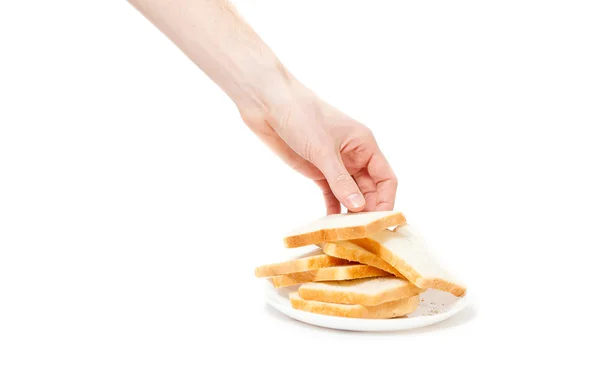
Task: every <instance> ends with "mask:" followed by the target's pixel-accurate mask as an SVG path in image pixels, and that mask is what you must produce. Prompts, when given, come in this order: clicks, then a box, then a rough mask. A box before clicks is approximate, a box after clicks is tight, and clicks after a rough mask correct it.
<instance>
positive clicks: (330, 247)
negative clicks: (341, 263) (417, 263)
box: [322, 241, 404, 278]
mask: <svg viewBox="0 0 600 380" xmlns="http://www.w3.org/2000/svg"><path fill="white" fill-rule="evenodd" d="M322 247H323V252H325V253H326V254H327V255H329V256H333V257H337V258H340V259H346V260H349V261H354V262H357V263H361V264H365V265H369V266H372V267H375V268H379V269H381V270H384V271H386V272H388V273H390V274H393V275H394V276H396V277H400V278H404V276H402V274H401V273H400V272H399V271H398V269H396V268H394V267H393V266H391V265H390V264H389V263H388V262H386V261H385V260H383V259H382V258H381V257H379V256H377V255H376V254H374V253H373V252H369V251H367V250H366V249H364V248H362V247H359V246H358V245H356V244H354V243H351V242H349V241H336V242H331V243H324V244H323V245H322Z"/></svg>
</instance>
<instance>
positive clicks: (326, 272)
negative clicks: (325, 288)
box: [269, 264, 389, 288]
mask: <svg viewBox="0 0 600 380" xmlns="http://www.w3.org/2000/svg"><path fill="white" fill-rule="evenodd" d="M380 276H389V274H388V273H387V272H384V271H382V270H381V269H377V268H373V267H370V266H368V265H362V264H356V265H342V266H337V267H329V268H321V269H315V270H310V271H307V272H298V273H290V274H283V275H280V276H274V277H270V278H269V280H271V283H272V284H273V286H274V287H276V288H282V287H286V286H293V285H299V284H304V283H307V282H315V281H339V280H353V279H356V278H366V277H380Z"/></svg>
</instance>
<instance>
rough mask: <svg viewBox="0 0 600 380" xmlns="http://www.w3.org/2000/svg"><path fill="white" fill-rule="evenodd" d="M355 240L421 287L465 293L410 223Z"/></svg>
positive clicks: (458, 294)
mask: <svg viewBox="0 0 600 380" xmlns="http://www.w3.org/2000/svg"><path fill="white" fill-rule="evenodd" d="M352 242H353V243H355V244H356V245H358V246H360V247H362V248H364V249H366V250H368V251H371V252H373V253H375V254H376V255H377V256H379V257H381V258H382V259H383V260H385V261H387V262H388V263H389V264H390V265H392V266H393V267H394V268H396V269H397V270H398V271H399V272H400V273H402V275H403V276H404V277H406V279H408V280H409V281H410V282H412V283H413V284H415V285H416V286H418V287H419V288H422V289H438V290H441V291H445V292H449V293H452V294H453V295H455V296H457V297H462V296H463V295H465V293H466V291H467V289H466V287H465V286H464V285H463V284H461V283H460V282H458V281H457V280H456V279H454V278H453V277H452V276H451V275H450V274H449V273H448V272H447V271H446V270H445V269H444V268H442V267H441V266H440V264H439V263H438V262H437V261H436V259H435V257H434V255H433V253H432V252H431V251H430V250H429V249H428V247H427V246H426V245H425V243H424V240H423V238H422V237H421V236H419V235H417V234H416V232H414V231H413V229H412V228H411V227H410V226H408V225H405V226H401V227H397V228H395V229H394V231H390V230H382V231H379V232H377V233H375V234H373V235H371V236H369V237H367V238H361V239H356V240H352Z"/></svg>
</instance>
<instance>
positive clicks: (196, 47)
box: [129, 0, 398, 214]
mask: <svg viewBox="0 0 600 380" xmlns="http://www.w3.org/2000/svg"><path fill="white" fill-rule="evenodd" d="M129 2H130V3H131V4H132V5H133V6H134V7H136V8H137V9H138V10H139V11H140V13H142V14H143V15H144V16H145V17H146V18H148V20H150V21H151V22H152V23H153V24H154V25H155V26H156V27H157V28H158V29H159V30H160V31H161V32H163V33H164V34H165V35H166V36H167V37H168V38H169V39H170V40H171V41H173V43H175V44H176V45H177V46H178V47H179V48H180V49H181V50H182V51H183V52H184V53H185V54H186V55H187V56H188V57H189V58H190V59H191V60H192V61H193V62H194V63H195V64H196V65H197V66H198V67H199V68H200V69H201V70H202V71H204V72H205V73H206V75H208V76H209V77H210V78H211V79H212V80H213V81H214V82H215V83H216V84H217V85H218V86H219V87H221V89H222V90H223V91H224V92H225V93H226V94H227V95H228V96H229V97H230V98H231V100H232V101H233V102H234V103H235V105H236V106H237V108H238V110H239V112H240V115H241V117H242V119H243V120H244V122H245V124H246V125H247V126H248V127H249V128H250V129H251V130H252V131H253V132H254V133H255V134H256V135H257V136H258V137H259V138H260V139H261V140H262V141H263V142H264V143H265V144H266V145H267V146H268V147H269V148H270V149H271V150H273V152H275V153H276V154H277V155H278V156H279V157H280V158H281V159H282V160H283V161H284V162H286V163H287V164H288V165H289V166H290V167H292V168H293V169H294V170H296V171H298V172H299V173H301V174H303V175H304V176H306V177H307V178H309V179H311V180H313V181H314V182H315V183H316V184H317V185H318V186H319V188H320V189H321V191H322V192H323V197H324V199H325V205H326V212H327V214H334V213H340V212H341V206H344V207H345V208H347V209H348V210H349V211H350V212H359V211H385V210H392V209H393V208H394V202H395V198H396V190H397V186H398V181H397V179H396V176H395V174H394V172H393V170H392V168H391V167H390V165H389V163H388V162H387V160H386V158H385V156H384V155H383V153H382V152H381V150H380V149H379V146H378V145H377V142H376V141H375V138H374V136H373V134H372V133H371V130H370V129H369V128H367V127H366V126H364V125H362V124H361V123H359V122H358V121H356V120H354V119H352V118H350V117H349V116H347V115H345V114H344V113H342V112H341V111H339V110H337V109H336V108H334V107H333V106H331V105H330V104H328V103H326V102H325V101H323V100H322V99H320V98H319V97H318V96H317V95H316V94H314V93H313V92H312V91H311V90H309V89H308V88H306V87H305V86H304V85H302V83H300V81H299V80H298V79H296V78H295V77H294V76H293V75H292V74H291V73H290V72H289V71H288V70H287V69H286V68H285V67H284V66H283V64H282V63H281V62H280V61H279V60H278V59H277V57H276V56H275V54H274V53H273V52H272V51H271V50H270V49H269V47H268V46H266V44H265V43H264V42H263V41H262V40H261V39H260V37H259V36H258V35H257V34H256V33H255V32H254V30H253V29H252V28H251V27H250V26H249V25H248V24H247V23H246V22H245V21H244V20H243V19H242V17H241V16H240V15H239V14H238V12H237V11H236V9H235V8H234V6H233V5H232V4H231V3H229V2H228V1H226V0H129Z"/></svg>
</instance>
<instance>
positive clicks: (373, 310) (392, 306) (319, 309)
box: [289, 292, 419, 319]
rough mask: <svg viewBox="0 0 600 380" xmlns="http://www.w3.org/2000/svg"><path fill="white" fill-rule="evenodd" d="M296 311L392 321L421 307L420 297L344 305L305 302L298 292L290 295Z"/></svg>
mask: <svg viewBox="0 0 600 380" xmlns="http://www.w3.org/2000/svg"><path fill="white" fill-rule="evenodd" d="M289 299H290V303H291V305H292V307H293V308H294V309H297V310H302V311H306V312H310V313H316V314H322V315H330V316H335V317H345V318H363V319H390V318H398V317H404V316H406V315H407V314H410V313H412V312H413V311H415V310H416V309H417V307H418V305H419V296H418V295H416V296H412V297H408V298H403V299H400V300H396V301H391V302H386V303H382V304H379V305H376V306H364V305H342V304H335V303H329V302H319V301H311V300H305V299H303V298H302V297H300V295H299V294H298V293H297V292H292V293H290V295H289Z"/></svg>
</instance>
